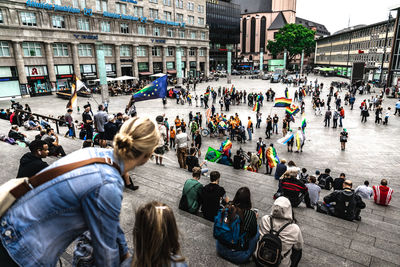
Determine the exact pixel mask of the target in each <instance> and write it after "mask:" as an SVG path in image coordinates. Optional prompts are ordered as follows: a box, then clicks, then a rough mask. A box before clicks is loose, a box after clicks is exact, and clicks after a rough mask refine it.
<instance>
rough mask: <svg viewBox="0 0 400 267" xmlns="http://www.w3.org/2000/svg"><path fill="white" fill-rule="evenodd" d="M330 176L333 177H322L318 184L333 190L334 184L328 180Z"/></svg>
mask: <svg viewBox="0 0 400 267" xmlns="http://www.w3.org/2000/svg"><path fill="white" fill-rule="evenodd" d="M330 177H331V176H330V175H328V176H324V177H321V179H320V180H319V181H318V186H319V187H321V188H322V189H326V190H331V189H332V184H331V183H330V182H327V181H326V180H328V178H330Z"/></svg>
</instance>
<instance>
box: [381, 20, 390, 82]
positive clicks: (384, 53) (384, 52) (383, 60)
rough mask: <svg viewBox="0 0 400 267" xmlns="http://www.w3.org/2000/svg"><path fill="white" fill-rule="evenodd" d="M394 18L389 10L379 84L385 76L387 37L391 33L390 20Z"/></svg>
mask: <svg viewBox="0 0 400 267" xmlns="http://www.w3.org/2000/svg"><path fill="white" fill-rule="evenodd" d="M391 19H392V15H391V14H390V12H389V17H388V20H387V23H386V36H385V44H384V45H383V55H382V62H381V73H380V75H379V84H381V83H382V78H383V64H384V63H385V55H386V45H387V39H388V34H389V23H390V20H391Z"/></svg>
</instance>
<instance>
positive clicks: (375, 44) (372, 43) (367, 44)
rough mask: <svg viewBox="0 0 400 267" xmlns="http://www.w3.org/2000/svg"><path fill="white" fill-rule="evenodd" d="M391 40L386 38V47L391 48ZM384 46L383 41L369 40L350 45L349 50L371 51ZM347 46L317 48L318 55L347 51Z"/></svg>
mask: <svg viewBox="0 0 400 267" xmlns="http://www.w3.org/2000/svg"><path fill="white" fill-rule="evenodd" d="M392 40H393V38H388V39H387V43H386V47H391V46H392ZM384 46H385V39H376V40H369V41H363V42H357V43H352V44H350V50H358V49H361V50H362V49H371V48H383V47H384ZM348 50H349V44H340V45H332V47H331V46H325V47H320V48H318V50H317V51H318V53H329V52H331V51H332V52H338V51H348Z"/></svg>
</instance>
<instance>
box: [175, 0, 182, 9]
mask: <svg viewBox="0 0 400 267" xmlns="http://www.w3.org/2000/svg"><path fill="white" fill-rule="evenodd" d="M175 7H176V8H183V0H176V3H175Z"/></svg>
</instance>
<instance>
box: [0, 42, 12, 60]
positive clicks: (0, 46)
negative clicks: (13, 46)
mask: <svg viewBox="0 0 400 267" xmlns="http://www.w3.org/2000/svg"><path fill="white" fill-rule="evenodd" d="M9 56H10V47H9V46H8V42H5V41H1V42H0V57H9Z"/></svg>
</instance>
